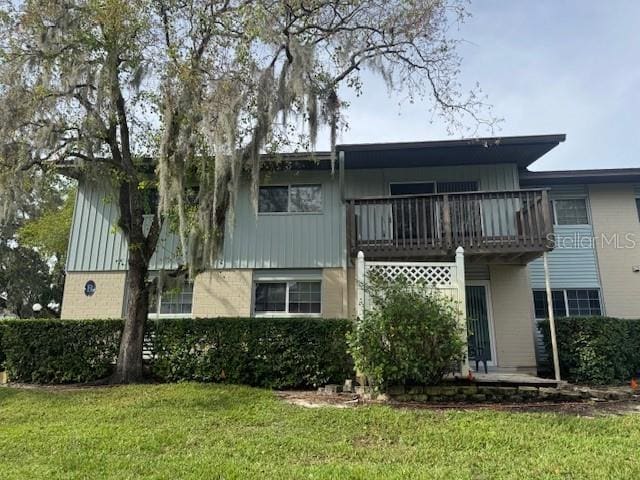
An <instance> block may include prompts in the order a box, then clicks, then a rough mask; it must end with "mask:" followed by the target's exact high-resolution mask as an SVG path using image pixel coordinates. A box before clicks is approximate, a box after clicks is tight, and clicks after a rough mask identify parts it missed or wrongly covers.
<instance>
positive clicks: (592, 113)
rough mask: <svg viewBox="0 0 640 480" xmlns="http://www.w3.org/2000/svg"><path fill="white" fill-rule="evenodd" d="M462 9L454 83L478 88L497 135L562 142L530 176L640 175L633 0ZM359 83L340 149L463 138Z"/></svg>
mask: <svg viewBox="0 0 640 480" xmlns="http://www.w3.org/2000/svg"><path fill="white" fill-rule="evenodd" d="M469 11H470V12H471V14H472V17H471V18H469V19H468V20H467V21H466V22H465V24H464V25H462V26H461V28H460V29H459V30H457V29H454V31H453V32H452V33H453V34H454V35H455V37H457V38H461V39H463V40H464V42H463V44H462V45H461V48H460V49H459V53H460V54H461V56H462V57H463V63H462V75H461V78H460V79H461V81H462V83H463V85H464V86H467V87H468V88H471V87H473V85H475V83H476V81H477V82H479V83H480V86H481V88H482V90H483V91H484V92H485V93H486V94H487V95H488V97H489V98H488V101H489V103H490V104H491V105H492V106H493V114H494V115H495V116H496V117H499V118H502V119H504V120H503V121H502V122H501V123H500V125H499V127H498V128H497V129H496V130H495V131H494V135H495V136H507V135H533V134H556V133H565V134H566V135H567V140H566V142H564V143H561V144H560V145H559V146H558V147H556V148H555V149H553V150H552V151H551V152H549V153H548V154H546V155H545V156H544V157H542V158H541V159H540V160H538V161H537V162H536V163H535V164H534V165H533V166H532V167H531V169H532V170H565V169H587V168H617V167H640V121H639V120H638V118H639V116H640V23H639V21H640V0H601V1H595V0H474V1H473V2H472V3H471V5H470V6H469ZM364 80H365V85H364V91H363V94H362V96H360V97H357V98H356V97H355V96H353V95H346V97H345V100H347V101H349V102H350V104H351V105H350V107H349V110H348V111H347V112H346V117H347V120H348V123H349V125H350V126H349V129H348V130H347V131H345V132H343V133H342V134H341V137H340V138H339V141H340V143H364V142H367V143H372V142H402V141H419V140H441V139H458V138H460V137H461V135H460V134H457V135H455V134H454V135H448V134H447V130H446V127H445V125H444V124H442V122H439V121H437V120H436V122H432V121H431V120H432V117H431V115H430V113H429V111H428V109H429V104H428V103H426V102H425V103H416V104H408V103H399V102H401V99H402V96H401V95H399V94H393V95H390V94H389V92H388V91H387V88H386V86H385V85H384V83H383V82H382V80H380V79H379V78H377V77H374V76H372V75H366V76H365V78H364ZM485 134H486V135H489V134H490V132H486V131H483V132H480V135H482V136H484V135H485ZM319 140H320V139H319ZM319 143H322V142H319ZM318 146H319V147H322V146H323V145H318ZM325 146H326V145H325Z"/></svg>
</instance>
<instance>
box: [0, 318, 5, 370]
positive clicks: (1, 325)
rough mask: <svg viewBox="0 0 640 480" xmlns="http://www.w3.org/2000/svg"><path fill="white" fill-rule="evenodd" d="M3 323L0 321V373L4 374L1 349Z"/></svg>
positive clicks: (3, 359)
mask: <svg viewBox="0 0 640 480" xmlns="http://www.w3.org/2000/svg"><path fill="white" fill-rule="evenodd" d="M4 329H5V322H4V321H3V320H0V372H4V361H5V355H4V349H3V348H2V335H3V334H4Z"/></svg>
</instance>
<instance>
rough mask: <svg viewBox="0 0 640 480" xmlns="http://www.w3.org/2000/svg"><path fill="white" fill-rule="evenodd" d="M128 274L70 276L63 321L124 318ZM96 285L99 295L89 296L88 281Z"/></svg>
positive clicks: (63, 302)
mask: <svg viewBox="0 0 640 480" xmlns="http://www.w3.org/2000/svg"><path fill="white" fill-rule="evenodd" d="M126 278H127V274H126V272H68V273H67V276H66V279H65V283H64V294H63V298H62V315H61V316H62V318H68V319H90V318H121V317H122V310H123V308H122V306H123V305H122V304H123V302H124V287H125V280H126ZM89 280H93V281H94V282H95V283H96V292H95V293H94V294H93V295H91V296H87V295H85V294H84V286H85V284H86V283H87V281H89Z"/></svg>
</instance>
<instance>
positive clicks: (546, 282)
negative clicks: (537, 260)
mask: <svg viewBox="0 0 640 480" xmlns="http://www.w3.org/2000/svg"><path fill="white" fill-rule="evenodd" d="M542 261H543V263H544V286H545V288H546V290H547V312H548V315H549V329H550V330H551V350H552V351H553V370H554V372H555V378H556V381H558V382H559V381H560V380H561V378H560V357H559V356H558V341H557V339H556V320H555V316H554V315H553V297H552V295H551V281H550V280H549V262H548V260H547V252H544V253H543V254H542Z"/></svg>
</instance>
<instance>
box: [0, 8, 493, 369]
mask: <svg viewBox="0 0 640 480" xmlns="http://www.w3.org/2000/svg"><path fill="white" fill-rule="evenodd" d="M464 6H465V5H464V2H463V1H458V0H287V1H281V0H58V1H55V2H53V1H50V0H29V1H24V2H16V1H5V2H4V3H3V6H2V12H1V18H0V20H1V21H2V30H1V32H0V62H1V63H0V144H1V146H2V150H1V151H0V159H1V160H0V161H1V162H2V165H3V168H4V171H5V173H6V172H7V171H9V172H10V173H9V174H5V175H4V176H3V175H0V178H5V179H11V178H13V175H14V174H15V175H20V174H22V173H24V172H29V171H34V170H57V171H59V172H62V173H64V174H67V175H71V176H75V177H79V176H84V177H98V178H100V179H101V180H102V181H106V180H107V179H108V180H109V181H110V182H111V183H112V185H113V187H114V189H115V191H116V193H117V202H118V205H119V215H120V217H119V228H120V229H121V230H122V232H123V234H124V236H125V237H126V239H127V241H128V245H129V252H128V254H129V255H128V276H127V291H128V292H129V295H128V304H127V306H126V311H127V314H126V321H125V327H124V331H123V335H122V340H121V346H120V353H119V357H118V362H117V369H116V373H115V376H114V378H113V380H114V381H116V382H132V381H137V380H138V379H140V377H141V375H142V340H143V332H144V323H145V319H146V317H147V313H148V288H149V286H148V267H149V260H150V258H151V256H152V254H153V252H154V250H155V248H156V244H157V241H158V237H159V235H160V231H161V228H162V225H163V222H165V221H166V219H167V218H169V217H170V218H175V219H177V220H176V223H177V225H178V226H177V231H178V232H179V234H180V238H181V242H182V251H183V252H184V253H185V264H186V265H187V267H188V269H189V270H190V271H191V272H192V274H193V273H194V272H197V271H198V270H200V269H202V268H206V267H207V266H208V265H211V264H212V262H213V260H214V259H215V257H216V255H217V253H218V246H219V243H220V241H221V238H222V237H223V231H224V227H225V224H227V222H228V221H229V219H230V217H232V216H233V209H234V199H235V195H236V193H237V192H238V188H239V182H240V179H241V177H242V176H243V175H247V176H248V177H249V178H251V185H252V187H253V191H254V193H255V191H256V190H257V185H258V181H259V172H260V154H261V153H262V152H269V151H276V150H286V149H296V148H297V149H303V148H313V146H314V144H315V141H316V137H317V132H318V129H319V127H320V126H322V125H327V126H328V131H329V135H330V139H331V144H332V147H333V146H335V141H336V135H337V131H338V129H339V128H340V125H341V122H342V112H343V110H344V108H345V105H344V104H343V102H341V100H340V98H339V93H340V92H341V91H342V90H341V89H342V88H352V89H354V90H356V92H358V93H360V92H361V90H362V88H363V82H362V77H361V75H362V72H365V71H371V72H374V73H377V74H380V75H381V76H382V77H383V78H384V79H385V81H386V83H387V85H388V86H389V88H390V89H391V90H401V91H403V92H404V93H406V94H407V96H408V97H409V98H411V99H412V98H416V97H428V98H430V100H431V101H430V105H432V107H433V110H434V111H436V112H438V113H440V114H442V115H443V117H444V118H445V120H446V121H449V122H463V121H464V118H465V117H469V118H470V120H471V121H472V122H473V123H475V124H477V123H478V122H482V121H483V119H482V118H480V116H479V115H480V114H481V112H482V111H483V107H484V106H483V104H482V102H481V101H480V99H479V98H478V96H477V94H476V92H475V91H471V92H469V93H463V92H462V91H461V89H460V86H459V84H458V82H457V75H458V68H459V59H458V56H457V55H456V51H455V46H456V42H455V40H453V39H451V38H449V36H448V34H449V29H450V27H451V25H452V24H455V22H457V21H459V20H461V19H462V18H464V16H465V9H464ZM332 149H333V148H332ZM150 169H151V171H152V172H153V175H151V176H150V175H149V171H150ZM15 186H16V185H15V182H11V181H8V182H5V183H4V185H3V189H4V193H5V194H7V193H8V192H9V191H10V189H11V188H14V187H15ZM149 187H151V188H157V189H158V191H159V202H158V206H157V210H156V211H154V212H153V213H154V215H153V220H152V222H151V224H150V225H149V226H148V228H146V227H145V228H143V214H144V213H145V209H144V204H145V202H144V196H145V190H146V189H147V188H149ZM194 192H195V195H194ZM254 197H255V194H254ZM4 213H7V212H4Z"/></svg>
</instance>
